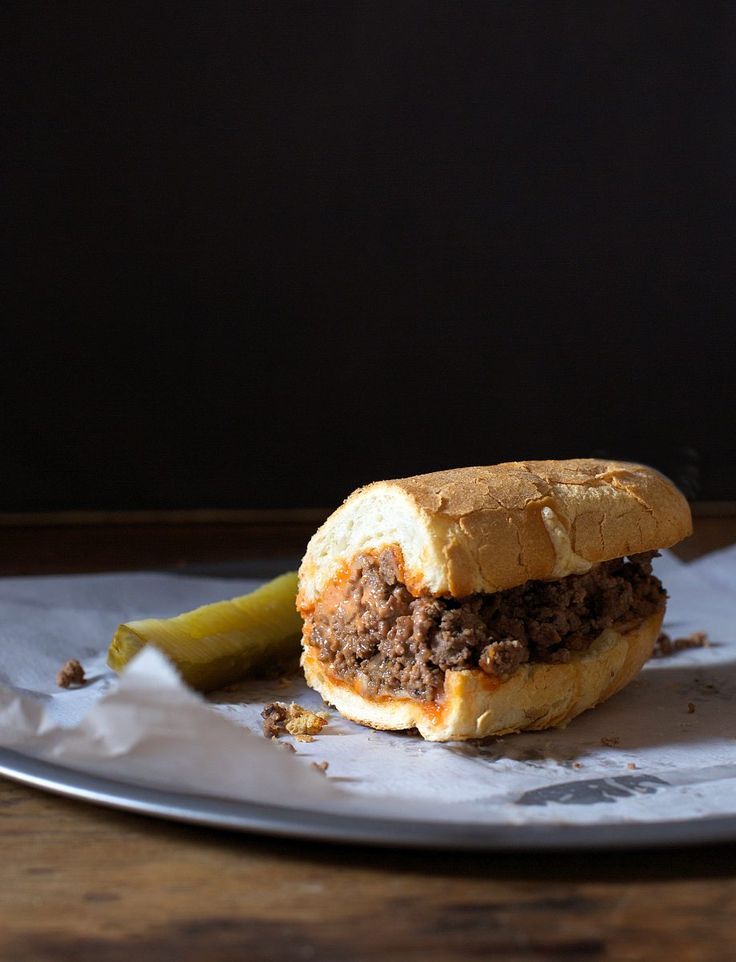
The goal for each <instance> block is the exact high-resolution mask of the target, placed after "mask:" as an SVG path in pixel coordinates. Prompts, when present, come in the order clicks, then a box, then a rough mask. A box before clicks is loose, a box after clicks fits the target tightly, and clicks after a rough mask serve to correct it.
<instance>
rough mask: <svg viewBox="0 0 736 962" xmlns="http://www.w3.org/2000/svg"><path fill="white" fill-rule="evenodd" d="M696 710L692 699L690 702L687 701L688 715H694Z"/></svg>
mask: <svg viewBox="0 0 736 962" xmlns="http://www.w3.org/2000/svg"><path fill="white" fill-rule="evenodd" d="M694 711H695V705H693V703H692V702H691V701H689V702H688V703H687V713H688V715H692V714H693V712H694Z"/></svg>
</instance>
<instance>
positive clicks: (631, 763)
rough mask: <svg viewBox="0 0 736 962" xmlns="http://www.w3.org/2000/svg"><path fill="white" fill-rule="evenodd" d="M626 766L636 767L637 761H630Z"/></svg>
mask: <svg viewBox="0 0 736 962" xmlns="http://www.w3.org/2000/svg"><path fill="white" fill-rule="evenodd" d="M626 767H627V768H636V763H635V762H629V764H628V765H627V766H626Z"/></svg>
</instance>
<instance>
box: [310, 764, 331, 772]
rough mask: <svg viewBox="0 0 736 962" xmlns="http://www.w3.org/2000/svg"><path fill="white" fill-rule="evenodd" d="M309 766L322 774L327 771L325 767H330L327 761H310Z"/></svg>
mask: <svg viewBox="0 0 736 962" xmlns="http://www.w3.org/2000/svg"><path fill="white" fill-rule="evenodd" d="M311 767H312V768H313V769H314V770H315V771H317V772H322V774H323V775H324V774H325V773H326V772H327V769H328V768H329V767H330V763H329V762H312V764H311Z"/></svg>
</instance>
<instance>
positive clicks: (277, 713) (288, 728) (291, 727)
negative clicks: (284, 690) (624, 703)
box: [261, 701, 330, 741]
mask: <svg viewBox="0 0 736 962" xmlns="http://www.w3.org/2000/svg"><path fill="white" fill-rule="evenodd" d="M261 717H262V718H263V734H264V735H266V736H271V737H273V736H276V737H277V738H278V736H279V735H283V734H284V733H288V734H289V735H293V736H294V737H295V738H296V740H297V741H311V740H312V735H318V734H319V733H320V732H321V731H322V729H323V728H324V727H325V725H326V724H327V721H328V719H329V717H330V716H329V715H328V714H327V712H325V711H320V712H314V711H310V710H309V709H308V708H303V707H302V706H301V705H297V704H296V703H295V702H292V703H291V704H290V705H287V704H285V703H284V702H282V701H272V702H269V703H268V704H267V705H266V706H265V707H264V709H263V711H262V712H261Z"/></svg>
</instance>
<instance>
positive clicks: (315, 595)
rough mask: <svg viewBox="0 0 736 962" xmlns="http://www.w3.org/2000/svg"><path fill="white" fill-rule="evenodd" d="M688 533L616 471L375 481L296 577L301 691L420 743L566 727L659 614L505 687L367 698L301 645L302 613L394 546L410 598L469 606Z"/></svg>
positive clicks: (346, 508) (639, 485)
mask: <svg viewBox="0 0 736 962" xmlns="http://www.w3.org/2000/svg"><path fill="white" fill-rule="evenodd" d="M690 533H691V518H690V510H689V507H688V504H687V502H686V500H685V498H684V497H683V496H682V494H680V492H679V491H678V490H677V489H676V488H675V487H674V485H673V484H672V483H671V482H670V481H668V480H667V479H666V478H665V477H663V476H662V475H661V474H660V473H659V472H657V471H655V470H654V469H652V468H649V467H646V466H644V465H639V464H629V463H624V462H616V461H599V460H593V459H577V460H568V461H523V462H510V463H506V464H499V465H493V466H490V467H472V468H459V469H453V470H448V471H438V472H435V473H433V474H425V475H419V476H416V477H411V478H402V479H399V480H395V481H378V482H375V483H374V484H369V485H367V486H366V487H363V488H360V489H359V490H357V491H356V492H354V493H353V494H352V495H350V497H349V498H348V499H347V500H346V501H345V502H344V504H343V505H342V506H341V507H340V508H338V510H337V511H335V512H334V513H333V514H332V515H331V516H330V517H329V518H328V519H327V521H326V522H325V524H324V525H323V526H322V527H321V528H320V529H319V531H317V532H316V534H315V535H314V536H313V538H312V539H311V541H310V542H309V545H308V547H307V551H306V554H305V556H304V559H303V561H302V564H301V567H300V570H299V592H298V597H297V606H298V608H299V610H300V612H301V614H302V616H303V617H304V619H305V629H304V636H303V644H304V654H303V659H302V663H303V667H304V671H305V676H306V678H307V682H308V683H309V684H310V685H311V686H312V687H313V688H315V689H316V690H317V691H319V692H320V693H321V694H322V696H323V697H324V698H325V700H327V701H328V702H331V703H332V704H334V705H335V706H336V707H337V708H338V710H339V711H341V712H342V713H343V714H344V715H346V717H349V718H352V719H354V720H355V721H359V722H361V723H363V724H367V725H371V726H372V727H374V728H386V729H397V728H401V729H403V728H412V727H416V728H418V729H419V731H420V733H421V734H422V735H423V736H424V737H425V738H428V739H432V740H447V739H453V738H478V737H483V736H486V735H491V734H501V733H504V732H511V731H519V730H521V729H540V728H546V727H550V726H556V725H563V724H566V723H567V722H568V721H569V720H570V719H571V718H573V717H574V716H575V715H577V714H579V713H580V712H581V711H584V710H585V709H586V708H590V707H593V706H594V705H596V704H598V703H600V702H601V701H603V700H604V699H606V698H608V697H609V696H610V695H612V694H614V692H616V691H618V690H619V689H620V688H621V687H623V685H625V684H627V683H628V682H629V681H630V680H631V678H633V677H634V675H635V674H636V673H637V672H638V671H639V669H640V668H641V666H642V665H643V664H644V662H645V661H646V659H647V658H648V657H649V655H650V653H651V650H652V648H653V646H654V643H655V641H656V639H657V635H658V632H659V627H660V625H661V621H662V616H663V610H662V611H659V612H658V613H656V614H653V615H651V617H648V618H647V619H646V620H645V621H643V622H641V621H640V622H638V623H636V624H633V625H631V626H629V627H628V629H627V630H624V629H623V628H622V627H621V626H616V629H617V630H614V629H613V628H608V629H606V630H604V631H603V632H602V634H600V635H599V637H598V638H596V639H595V640H594V641H593V642H592V643H591V644H590V647H588V648H587V649H586V650H585V651H583V652H579V653H573V655H572V657H571V659H570V661H569V662H568V663H565V664H548V663H546V662H541V661H536V662H535V661H530V662H529V663H527V664H523V665H521V666H520V667H519V668H518V670H517V671H516V672H515V673H514V674H513V675H512V676H511V677H510V678H508V679H507V680H501V679H499V678H496V677H493V676H490V675H488V674H486V673H485V672H484V671H482V670H480V668H470V669H468V668H466V669H462V670H457V671H455V670H448V671H446V673H445V678H444V688H443V691H442V692H441V694H440V695H439V696H438V697H436V698H435V699H433V700H430V701H428V700H426V699H421V698H414V697H405V693H400V694H399V693H397V695H393V694H392V693H391V692H385V693H380V694H370V693H368V691H367V690H366V687H365V686H364V685H361V679H360V677H359V673H358V676H357V677H355V678H346V677H340V676H339V674H338V673H336V672H335V671H333V670H332V666H331V665H330V664H329V662H325V661H320V660H319V657H318V655H317V650H316V648H314V647H313V646H312V645H311V644H310V637H311V630H312V613H313V611H314V608H315V605H316V604H317V603H318V601H319V599H320V598H321V596H322V595H323V593H324V592H325V591H326V590H327V589H328V588H329V587H330V586H331V585H334V584H336V583H338V582H339V581H340V579H344V578H345V577H346V572H348V571H349V570H350V567H351V565H352V563H353V561H354V559H355V558H356V557H357V556H359V555H365V554H371V553H375V554H378V553H379V552H381V551H382V550H384V549H386V548H391V549H392V550H393V551H394V553H395V556H396V558H397V559H398V570H399V576H400V580H401V582H403V584H404V585H405V586H406V587H407V588H408V590H409V592H410V593H411V594H412V595H413V596H415V597H422V596H424V597H427V596H430V597H434V598H453V599H465V598H467V597H468V596H471V595H476V594H493V593H495V592H499V591H505V590H507V589H510V588H514V587H516V586H519V585H523V584H525V583H526V582H527V581H532V580H533V581H540V580H542V581H546V580H556V579H562V578H565V577H567V576H569V575H574V574H582V573H585V572H587V571H589V570H590V569H591V568H592V567H593V566H594V565H598V564H600V563H601V562H604V561H608V560H612V559H616V558H620V557H624V556H630V555H634V554H639V553H641V552H647V551H652V550H656V549H658V548H663V547H669V546H670V545H672V544H674V543H676V542H677V541H679V540H681V539H682V538H684V537H686V536H687V535H688V534H690Z"/></svg>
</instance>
